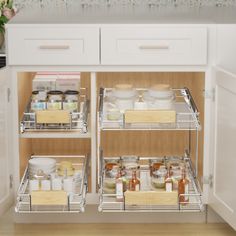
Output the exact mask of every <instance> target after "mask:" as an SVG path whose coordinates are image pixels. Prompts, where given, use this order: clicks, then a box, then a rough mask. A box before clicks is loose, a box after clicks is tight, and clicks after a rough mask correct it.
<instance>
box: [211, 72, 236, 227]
mask: <svg viewBox="0 0 236 236" xmlns="http://www.w3.org/2000/svg"><path fill="white" fill-rule="evenodd" d="M214 72H215V83H216V87H215V114H214V115H215V116H214V117H215V119H214V120H215V121H214V127H213V130H214V150H212V152H211V158H212V159H211V163H210V165H211V173H212V176H213V179H212V183H211V184H210V193H209V205H210V206H211V207H212V208H213V209H214V210H215V211H216V212H217V213H218V214H219V215H220V216H221V217H222V218H223V219H224V220H225V221H226V222H227V223H229V224H230V225H231V226H232V227H233V228H234V229H235V230H236V75H234V74H232V73H229V72H226V71H224V70H223V69H222V70H220V69H215V71H214ZM213 130H212V131H213Z"/></svg>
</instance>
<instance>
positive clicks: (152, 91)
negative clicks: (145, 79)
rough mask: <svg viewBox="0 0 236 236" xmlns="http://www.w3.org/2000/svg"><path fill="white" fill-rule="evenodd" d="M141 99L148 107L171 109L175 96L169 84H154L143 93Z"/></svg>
mask: <svg viewBox="0 0 236 236" xmlns="http://www.w3.org/2000/svg"><path fill="white" fill-rule="evenodd" d="M143 99H144V101H145V102H147V105H148V109H157V110H171V109H173V102H174V100H175V96H174V92H173V90H172V89H171V87H170V85H169V84H155V85H153V86H152V87H151V88H149V89H148V91H147V92H146V93H144V96H143Z"/></svg>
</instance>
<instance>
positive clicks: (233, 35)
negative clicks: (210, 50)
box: [216, 24, 236, 74]
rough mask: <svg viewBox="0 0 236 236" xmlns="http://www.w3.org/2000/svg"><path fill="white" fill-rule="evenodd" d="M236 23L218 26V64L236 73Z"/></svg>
mask: <svg viewBox="0 0 236 236" xmlns="http://www.w3.org/2000/svg"><path fill="white" fill-rule="evenodd" d="M235 42H236V25H235V24H229V25H225V24H224V25H218V26H217V54H216V65H217V66H220V67H222V68H224V69H225V70H227V71H230V72H232V73H234V74H236V65H235V53H236V43H235Z"/></svg>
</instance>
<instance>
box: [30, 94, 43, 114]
mask: <svg viewBox="0 0 236 236" xmlns="http://www.w3.org/2000/svg"><path fill="white" fill-rule="evenodd" d="M30 107H31V110H32V111H40V110H45V109H46V93H44V92H40V91H38V90H36V91H33V92H32V96H31V104H30Z"/></svg>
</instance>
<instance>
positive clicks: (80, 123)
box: [20, 88, 89, 133]
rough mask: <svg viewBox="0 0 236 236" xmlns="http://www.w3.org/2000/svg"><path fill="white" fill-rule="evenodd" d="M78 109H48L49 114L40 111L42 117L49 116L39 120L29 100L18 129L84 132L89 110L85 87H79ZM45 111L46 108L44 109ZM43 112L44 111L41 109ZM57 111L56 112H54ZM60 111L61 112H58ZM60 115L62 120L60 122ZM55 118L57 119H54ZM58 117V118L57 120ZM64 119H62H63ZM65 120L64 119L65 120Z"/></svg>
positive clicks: (86, 128)
mask: <svg viewBox="0 0 236 236" xmlns="http://www.w3.org/2000/svg"><path fill="white" fill-rule="evenodd" d="M79 107H80V110H79V111H73V112H69V111H68V112H67V111H64V110H59V111H55V112H53V111H49V113H50V114H43V113H41V114H42V115H41V117H43V119H47V117H46V115H47V116H49V120H52V121H50V122H48V123H47V121H45V123H44V122H39V119H38V118H39V117H37V116H39V113H40V112H41V111H39V112H35V111H32V110H31V101H29V103H28V105H27V107H26V110H25V112H24V114H23V119H22V121H21V123H20V131H21V133H24V132H27V131H28V132H33V131H36V132H40V131H79V132H80V133H86V132H87V131H88V112H89V100H88V99H87V90H86V89H85V88H81V89H80V96H79ZM45 111H46V113H47V112H48V110H45ZM43 112H44V111H43ZM56 112H57V113H56ZM60 113H61V114H60ZM53 116H55V117H54V118H55V123H53ZM60 117H61V118H62V121H61V122H60ZM56 119H57V121H56ZM58 119H59V120H58ZM63 120H64V121H63ZM65 120H66V121H65Z"/></svg>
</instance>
